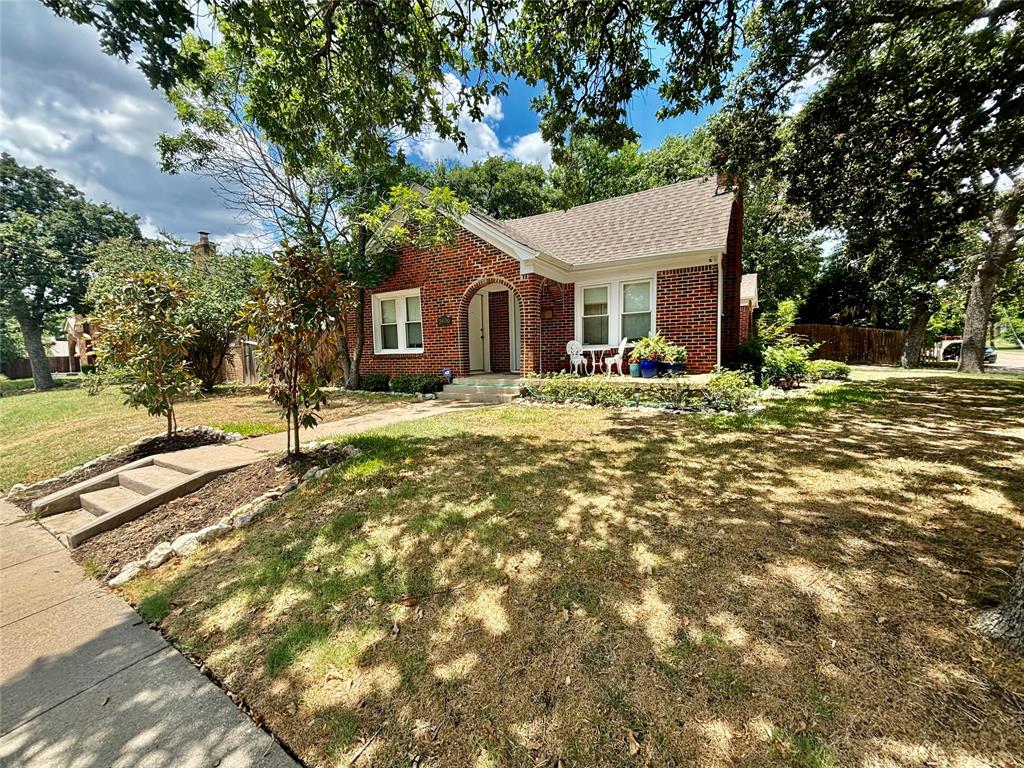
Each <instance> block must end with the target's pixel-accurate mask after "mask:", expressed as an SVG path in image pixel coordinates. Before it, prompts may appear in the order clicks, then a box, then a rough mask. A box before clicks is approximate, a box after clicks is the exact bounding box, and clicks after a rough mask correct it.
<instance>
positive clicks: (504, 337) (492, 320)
mask: <svg viewBox="0 0 1024 768" xmlns="http://www.w3.org/2000/svg"><path fill="white" fill-rule="evenodd" d="M487 330H488V335H489V337H490V345H491V370H492V371H494V372H496V373H505V372H507V371H508V370H509V363H510V362H511V349H510V346H509V345H510V339H509V325H508V291H491V293H489V294H487Z"/></svg>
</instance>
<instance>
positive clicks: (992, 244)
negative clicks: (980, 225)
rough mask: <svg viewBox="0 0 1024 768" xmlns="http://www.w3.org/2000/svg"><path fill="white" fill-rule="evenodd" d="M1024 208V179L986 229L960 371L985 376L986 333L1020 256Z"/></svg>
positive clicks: (969, 301)
mask: <svg viewBox="0 0 1024 768" xmlns="http://www.w3.org/2000/svg"><path fill="white" fill-rule="evenodd" d="M1021 205H1024V177H1021V178H1018V179H1017V180H1016V181H1014V183H1013V189H1012V190H1011V191H1010V192H1009V193H1007V194H1006V195H1005V196H1003V197H1001V198H1000V201H999V204H998V206H997V207H996V209H995V210H994V211H993V212H992V215H991V217H990V219H989V222H988V224H987V225H986V227H985V230H986V231H987V233H988V237H989V241H988V247H987V248H986V249H985V255H984V256H982V258H981V261H980V262H979V263H978V270H977V272H975V274H974V280H973V282H972V283H971V288H970V291H969V292H968V294H967V311H966V312H965V313H964V335H963V342H962V344H961V346H960V365H959V366H958V367H957V370H959V371H963V372H966V373H981V371H982V370H983V368H982V366H983V364H984V358H985V331H986V330H987V329H988V319H989V316H990V315H991V314H992V295H993V294H994V293H995V290H996V282H997V281H998V280H999V276H1000V275H1001V274H1002V273H1003V270H1004V269H1005V268H1006V265H1007V264H1009V263H1010V262H1011V261H1013V259H1014V257H1015V256H1016V255H1017V253H1016V248H1017V241H1018V240H1019V239H1020V234H1021V233H1020V231H1019V230H1018V229H1017V220H1018V217H1019V215H1020V209H1021Z"/></svg>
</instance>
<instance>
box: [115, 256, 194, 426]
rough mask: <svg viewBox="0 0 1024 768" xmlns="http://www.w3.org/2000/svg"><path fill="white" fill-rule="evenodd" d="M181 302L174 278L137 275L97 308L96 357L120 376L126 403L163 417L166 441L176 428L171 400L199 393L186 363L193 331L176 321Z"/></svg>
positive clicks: (182, 295)
mask: <svg viewBox="0 0 1024 768" xmlns="http://www.w3.org/2000/svg"><path fill="white" fill-rule="evenodd" d="M184 300H185V289H184V288H183V287H182V286H181V284H180V283H178V281H177V280H175V279H174V278H172V277H169V276H167V275H162V274H159V273H157V272H140V273H135V274H129V275H126V276H125V277H124V278H123V279H122V281H121V283H120V285H119V286H118V287H117V288H115V289H114V290H112V291H111V292H109V293H107V294H106V295H104V296H103V297H102V299H101V300H100V303H99V305H98V307H97V309H98V312H97V315H98V318H99V322H100V324H101V326H102V328H103V333H102V335H101V336H100V337H99V339H98V342H97V353H98V354H97V359H98V360H99V362H100V364H101V365H109V366H113V367H116V368H118V369H119V370H120V371H121V372H122V373H123V374H125V376H126V383H124V384H122V390H123V392H124V393H125V394H126V395H127V399H126V400H125V404H126V405H130V406H132V407H133V408H140V407H141V408H145V409H146V411H147V412H148V413H149V415H150V416H163V417H165V418H166V419H167V436H168V437H170V436H171V435H173V434H174V432H175V430H176V429H177V428H178V422H177V419H176V418H175V415H174V402H175V401H176V400H180V399H182V398H186V397H195V396H196V395H198V393H199V380H198V379H197V378H196V377H195V376H194V375H193V374H192V371H191V370H190V369H189V366H188V363H187V360H188V343H189V340H190V339H191V338H192V336H193V335H194V334H195V328H193V327H192V326H191V325H187V324H184V323H182V322H181V321H180V320H179V319H178V318H179V316H180V308H181V304H182V302H183V301H184Z"/></svg>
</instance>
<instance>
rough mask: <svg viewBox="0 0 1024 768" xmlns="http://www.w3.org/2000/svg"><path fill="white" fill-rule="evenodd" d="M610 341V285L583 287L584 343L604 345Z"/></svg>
mask: <svg viewBox="0 0 1024 768" xmlns="http://www.w3.org/2000/svg"><path fill="white" fill-rule="evenodd" d="M607 343H608V286H607V285H595V286H593V287H591V288H584V289H583V344H584V345H587V346H590V345H593V346H602V345H605V344H607Z"/></svg>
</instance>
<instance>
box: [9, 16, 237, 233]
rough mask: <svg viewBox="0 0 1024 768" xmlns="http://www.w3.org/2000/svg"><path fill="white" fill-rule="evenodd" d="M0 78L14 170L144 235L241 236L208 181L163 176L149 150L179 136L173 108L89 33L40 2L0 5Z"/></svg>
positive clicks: (90, 31)
mask: <svg viewBox="0 0 1024 768" xmlns="http://www.w3.org/2000/svg"><path fill="white" fill-rule="evenodd" d="M0 77H2V87H0V149H2V150H4V151H6V152H10V153H11V154H12V155H14V157H15V158H17V160H18V162H19V163H21V164H23V165H43V166H45V167H47V168H53V169H54V170H55V171H57V174H58V175H59V176H60V177H61V178H62V179H64V180H66V181H68V182H70V183H72V184H74V185H75V186H76V187H78V188H79V189H81V190H82V192H84V193H85V194H86V195H87V196H88V197H90V198H91V199H94V200H97V201H105V202H108V203H110V204H111V205H115V206H117V207H118V208H122V209H124V210H125V211H128V212H129V213H136V214H139V216H140V217H141V223H140V226H141V227H142V229H143V231H144V232H145V233H147V234H155V233H156V232H158V231H159V230H166V231H168V232H171V233H173V234H175V235H177V236H179V237H182V238H184V239H189V240H191V239H193V238H194V237H195V233H196V231H197V230H200V229H202V230H207V231H209V232H210V233H211V235H212V236H213V237H214V239H217V238H218V237H219V236H220V235H228V234H230V233H234V232H236V231H237V230H238V229H239V223H238V222H237V220H236V217H235V216H234V215H233V214H232V212H231V211H229V210H227V209H226V208H225V207H224V206H223V205H222V204H221V202H220V201H219V200H218V199H217V197H216V196H215V195H214V193H213V191H212V190H211V189H210V188H209V184H208V182H206V181H204V180H202V179H199V178H197V177H194V176H190V175H181V176H170V175H167V174H164V173H161V172H160V169H159V166H158V159H157V152H156V148H155V143H156V140H157V137H158V136H159V135H160V134H161V133H163V132H167V131H174V130H175V129H176V127H177V123H176V121H175V118H174V111H173V109H172V107H171V106H170V105H169V104H167V102H166V101H165V100H164V98H163V96H162V95H161V94H160V93H158V92H156V91H153V90H152V89H150V87H149V84H148V83H147V82H146V79H145V77H144V76H143V75H142V73H141V72H139V71H138V69H137V68H136V67H135V65H134V64H125V63H124V62H122V61H119V60H117V59H114V58H112V57H110V56H107V55H106V54H105V53H103V51H102V50H101V49H100V46H99V42H98V40H97V36H96V33H95V31H94V30H92V29H91V28H89V27H82V26H78V25H76V24H74V23H73V22H71V21H69V20H67V19H61V18H59V17H57V16H55V15H54V14H53V13H52V12H51V11H50V10H49V9H47V8H46V7H45V6H43V5H42V4H41V3H38V2H31V3H30V2H3V1H2V0H0Z"/></svg>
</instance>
